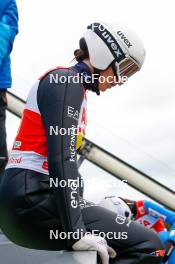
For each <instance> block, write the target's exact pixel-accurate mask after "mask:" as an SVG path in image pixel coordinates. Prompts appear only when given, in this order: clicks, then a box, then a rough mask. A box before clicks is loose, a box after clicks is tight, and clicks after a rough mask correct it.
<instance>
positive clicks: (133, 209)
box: [99, 196, 175, 264]
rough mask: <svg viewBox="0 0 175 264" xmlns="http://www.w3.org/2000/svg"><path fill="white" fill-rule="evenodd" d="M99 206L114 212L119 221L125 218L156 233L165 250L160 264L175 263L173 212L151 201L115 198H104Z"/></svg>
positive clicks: (174, 223) (174, 219)
mask: <svg viewBox="0 0 175 264" xmlns="http://www.w3.org/2000/svg"><path fill="white" fill-rule="evenodd" d="M99 205H100V206H102V207H104V208H106V209H109V210H111V211H113V212H115V213H116V214H117V219H120V221H122V220H124V219H125V218H127V220H129V221H131V220H132V221H135V222H137V223H138V224H140V225H142V226H144V227H146V228H148V229H150V230H153V231H154V232H156V233H157V234H158V236H159V238H160V239H161V241H162V242H163V243H164V245H165V248H166V253H165V256H164V258H163V261H162V264H163V263H164V264H174V263H175V212H174V211H171V210H169V209H167V208H165V207H163V206H160V205H159V204H157V203H154V202H152V201H148V200H140V201H132V200H128V199H123V198H119V197H117V196H108V197H105V198H104V199H103V200H102V201H101V202H100V204H99Z"/></svg>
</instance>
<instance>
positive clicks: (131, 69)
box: [113, 58, 140, 85]
mask: <svg viewBox="0 0 175 264" xmlns="http://www.w3.org/2000/svg"><path fill="white" fill-rule="evenodd" d="M113 70H114V74H115V75H116V76H117V79H118V81H119V82H118V84H119V85H122V84H123V83H124V82H126V81H127V79H128V78H130V77H131V76H132V75H134V74H135V73H136V72H137V71H139V70H140V67H139V65H138V64H137V63H136V62H135V61H134V60H133V59H132V58H125V59H124V60H122V61H121V62H120V63H118V62H116V61H115V62H114V63H113Z"/></svg>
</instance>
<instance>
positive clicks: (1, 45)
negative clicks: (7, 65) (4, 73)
mask: <svg viewBox="0 0 175 264" xmlns="http://www.w3.org/2000/svg"><path fill="white" fill-rule="evenodd" d="M17 33H18V10H17V6H16V1H14V0H13V1H9V2H8V4H7V5H6V6H5V8H4V10H3V14H2V17H0V66H1V63H2V60H3V59H4V58H5V57H6V55H8V54H9V53H10V52H11V50H12V47H13V42H14V39H15V36H16V34H17Z"/></svg>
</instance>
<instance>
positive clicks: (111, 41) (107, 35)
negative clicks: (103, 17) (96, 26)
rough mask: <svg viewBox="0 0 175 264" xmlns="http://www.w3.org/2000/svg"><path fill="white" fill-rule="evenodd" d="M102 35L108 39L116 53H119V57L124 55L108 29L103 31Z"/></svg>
mask: <svg viewBox="0 0 175 264" xmlns="http://www.w3.org/2000/svg"><path fill="white" fill-rule="evenodd" d="M102 36H103V37H104V38H105V39H106V41H107V43H109V44H110V46H111V48H112V49H113V50H114V52H115V54H116V55H117V58H120V56H122V53H121V51H120V49H119V48H118V46H117V45H116V44H115V42H114V40H113V39H112V38H111V37H110V36H109V34H108V33H107V32H106V31H104V32H103V33H102Z"/></svg>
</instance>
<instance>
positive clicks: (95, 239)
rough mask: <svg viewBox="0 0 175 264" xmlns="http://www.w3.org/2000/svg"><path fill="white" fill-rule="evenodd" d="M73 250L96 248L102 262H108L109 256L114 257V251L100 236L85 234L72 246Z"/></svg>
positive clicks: (105, 263) (106, 263) (104, 263)
mask: <svg viewBox="0 0 175 264" xmlns="http://www.w3.org/2000/svg"><path fill="white" fill-rule="evenodd" d="M72 248H73V250H96V251H97V253H98V255H99V256H100V258H101V261H102V264H108V263H109V258H115V257H116V255H117V254H116V252H115V251H114V249H113V248H111V247H109V246H108V245H107V242H106V240H105V239H104V238H102V237H101V236H94V235H91V234H89V235H85V236H84V237H83V238H81V239H80V240H79V241H78V242H76V243H75V244H74V245H73V246H72Z"/></svg>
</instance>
